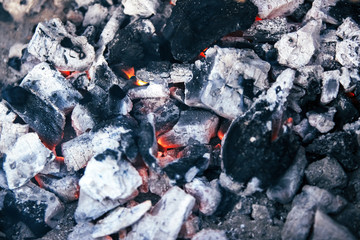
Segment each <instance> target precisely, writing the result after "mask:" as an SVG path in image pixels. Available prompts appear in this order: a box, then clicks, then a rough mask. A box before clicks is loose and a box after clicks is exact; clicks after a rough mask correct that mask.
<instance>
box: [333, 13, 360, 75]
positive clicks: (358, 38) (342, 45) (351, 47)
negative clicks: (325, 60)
mask: <svg viewBox="0 0 360 240" xmlns="http://www.w3.org/2000/svg"><path fill="white" fill-rule="evenodd" d="M336 35H337V36H338V37H340V38H341V39H342V41H338V43H337V44H336V60H337V61H338V62H339V63H340V64H341V65H343V66H344V67H350V68H351V67H359V66H360V54H359V47H360V28H359V26H358V25H357V24H356V23H355V22H354V21H353V20H352V19H351V18H346V19H345V20H344V21H343V23H342V24H341V25H340V26H339V27H338V29H337V31H336Z"/></svg>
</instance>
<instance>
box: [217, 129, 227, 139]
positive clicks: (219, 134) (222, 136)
mask: <svg viewBox="0 0 360 240" xmlns="http://www.w3.org/2000/svg"><path fill="white" fill-rule="evenodd" d="M224 135H225V133H224V132H223V131H222V130H221V129H220V130H219V131H218V132H217V136H218V138H219V139H220V140H222V139H223V138H224Z"/></svg>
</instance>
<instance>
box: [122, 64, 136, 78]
mask: <svg viewBox="0 0 360 240" xmlns="http://www.w3.org/2000/svg"><path fill="white" fill-rule="evenodd" d="M121 71H122V72H123V73H125V75H126V77H127V79H130V78H131V77H133V76H135V69H134V67H131V68H127V69H122V70H121Z"/></svg>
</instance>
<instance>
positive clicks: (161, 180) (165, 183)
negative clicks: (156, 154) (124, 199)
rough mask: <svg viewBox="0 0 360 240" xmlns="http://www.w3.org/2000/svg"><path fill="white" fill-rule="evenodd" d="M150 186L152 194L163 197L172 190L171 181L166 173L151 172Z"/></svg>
mask: <svg viewBox="0 0 360 240" xmlns="http://www.w3.org/2000/svg"><path fill="white" fill-rule="evenodd" d="M148 185H149V190H150V192H152V193H154V194H156V195H158V196H163V195H164V194H165V193H166V192H167V191H168V190H169V189H170V188H171V185H170V179H169V178H168V176H166V174H165V173H163V174H162V173H160V174H158V173H156V172H155V171H152V170H151V169H150V170H149V179H148Z"/></svg>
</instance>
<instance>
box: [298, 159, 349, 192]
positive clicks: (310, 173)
mask: <svg viewBox="0 0 360 240" xmlns="http://www.w3.org/2000/svg"><path fill="white" fill-rule="evenodd" d="M305 176H306V180H307V182H308V183H309V184H311V185H315V186H317V187H319V188H324V189H333V188H336V187H339V188H343V187H345V186H346V184H347V176H346V174H345V172H344V170H343V169H342V167H341V165H340V164H339V163H338V161H336V160H335V159H334V158H330V157H326V158H324V159H321V160H319V161H316V162H313V163H311V164H310V165H309V166H308V167H307V168H306V170H305Z"/></svg>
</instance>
